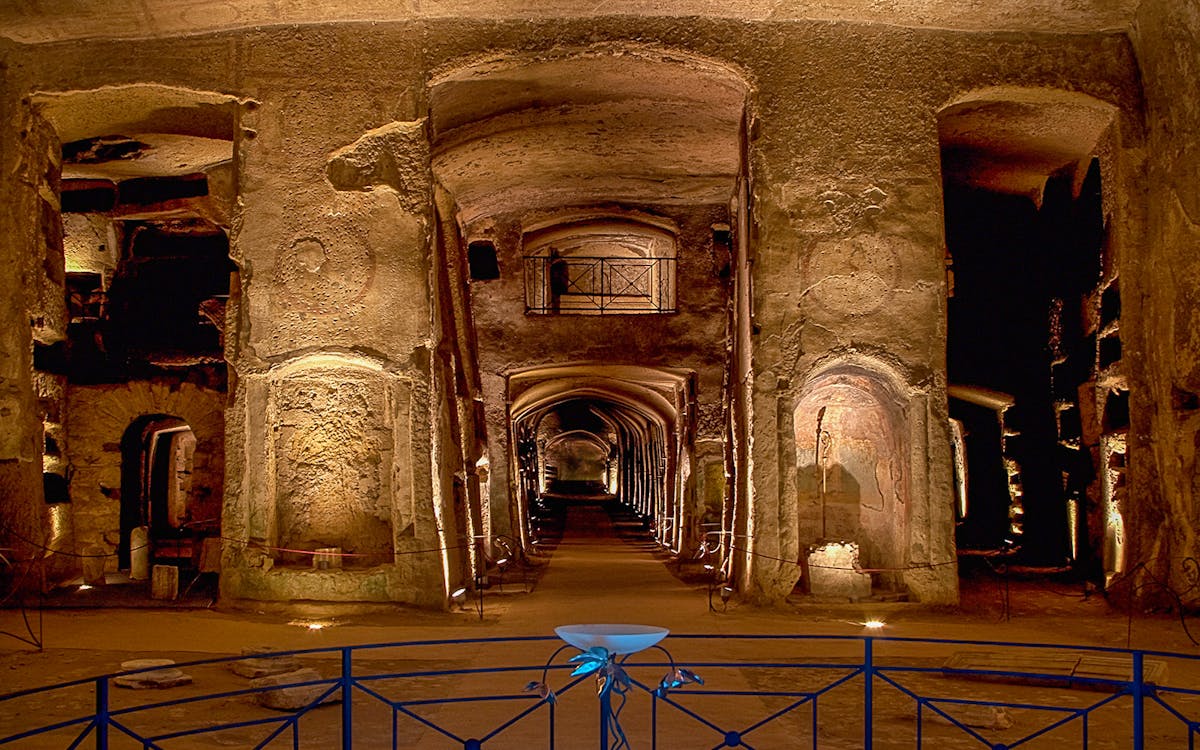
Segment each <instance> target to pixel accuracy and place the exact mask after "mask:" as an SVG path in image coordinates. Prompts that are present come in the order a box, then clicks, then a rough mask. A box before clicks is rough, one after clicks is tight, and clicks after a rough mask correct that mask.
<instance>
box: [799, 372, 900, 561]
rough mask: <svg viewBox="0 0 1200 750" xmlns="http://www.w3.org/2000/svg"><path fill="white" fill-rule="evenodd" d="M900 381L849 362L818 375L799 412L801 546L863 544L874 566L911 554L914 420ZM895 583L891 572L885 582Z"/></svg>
mask: <svg viewBox="0 0 1200 750" xmlns="http://www.w3.org/2000/svg"><path fill="white" fill-rule="evenodd" d="M894 382H895V381H894V379H893V378H891V377H889V376H888V375H885V374H883V373H882V372H879V371H876V370H874V369H872V368H871V367H868V366H864V365H861V364H852V363H845V364H839V365H834V366H832V367H829V368H827V369H825V370H823V371H822V372H820V373H818V374H816V375H815V376H813V377H812V378H810V379H809V380H808V381H807V382H806V383H805V384H804V386H803V388H802V389H801V391H800V394H799V397H798V399H797V401H796V406H795V408H794V411H793V425H794V430H795V442H796V484H797V488H796V489H797V506H798V508H797V509H798V516H799V526H800V528H799V532H800V539H801V549H802V550H803V549H805V548H806V547H808V546H810V545H813V544H816V543H819V542H823V541H829V542H843V541H845V542H855V543H857V544H858V547H859V560H860V564H861V565H862V567H864V568H868V569H883V568H892V569H897V568H901V567H903V564H904V560H905V558H906V555H905V549H906V545H907V526H908V506H909V501H910V497H909V493H910V487H909V478H908V474H909V471H908V454H909V451H908V438H907V435H908V421H907V416H906V414H905V409H904V403H905V402H904V400H903V399H902V398H901V397H900V396H899V393H898V389H897V388H895V387H894V386H893V383H894ZM892 580H894V577H893V576H891V575H884V576H883V580H881V583H889V582H891V581H892Z"/></svg>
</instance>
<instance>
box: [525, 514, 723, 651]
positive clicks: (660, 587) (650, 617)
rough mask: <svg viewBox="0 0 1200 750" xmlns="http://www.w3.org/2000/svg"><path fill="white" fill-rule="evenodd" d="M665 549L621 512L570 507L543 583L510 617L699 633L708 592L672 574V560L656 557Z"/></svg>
mask: <svg viewBox="0 0 1200 750" xmlns="http://www.w3.org/2000/svg"><path fill="white" fill-rule="evenodd" d="M661 549H662V548H661V547H659V546H658V545H656V544H655V543H654V542H653V541H652V540H651V539H650V538H649V537H648V535H646V534H645V533H644V532H642V531H641V526H640V524H638V523H637V522H636V521H635V520H634V519H633V518H632V516H630V517H629V518H628V520H626V519H625V516H624V515H623V513H622V512H621V510H619V509H618V508H617V507H616V506H614V507H613V508H611V510H609V509H606V506H605V505H603V504H601V503H600V502H575V503H571V504H568V505H567V507H566V523H565V525H564V531H563V536H562V539H561V541H560V542H559V543H558V545H557V546H556V547H554V548H553V549H552V551H551V552H550V553H549V555H548V557H547V558H545V559H546V563H545V565H546V568H545V569H544V572H543V573H542V574H541V578H540V580H539V581H538V583H537V585H536V587H534V589H533V592H532V593H531V594H530V595H529V596H522V597H518V598H517V600H516V601H513V602H512V603H511V605H510V608H509V610H508V613H507V614H508V615H509V616H515V617H516V618H517V619H519V620H522V621H527V620H536V621H540V622H544V623H545V624H546V626H547V629H549V628H551V627H553V626H556V625H566V624H571V623H584V622H634V623H642V622H643V621H645V624H653V625H663V626H665V627H669V628H672V629H678V628H681V627H682V628H689V627H690V628H691V629H694V628H695V619H696V617H697V616H698V615H701V614H703V613H705V612H706V611H707V606H708V605H707V598H706V597H707V591H706V589H705V588H704V587H696V586H690V585H688V584H685V583H683V582H681V581H680V580H679V579H677V578H675V577H674V576H673V575H671V572H670V571H669V570H668V569H667V565H666V563H665V562H664V559H665V556H664V555H662V554H661V553H659V554H656V552H657V551H658V550H661ZM647 604H649V606H647Z"/></svg>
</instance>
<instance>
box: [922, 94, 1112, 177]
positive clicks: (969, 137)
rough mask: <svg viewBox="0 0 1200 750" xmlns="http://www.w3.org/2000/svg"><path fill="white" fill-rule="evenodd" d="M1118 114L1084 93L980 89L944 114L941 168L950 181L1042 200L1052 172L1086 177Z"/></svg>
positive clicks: (941, 129)
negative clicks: (1109, 127) (1094, 155)
mask: <svg viewBox="0 0 1200 750" xmlns="http://www.w3.org/2000/svg"><path fill="white" fill-rule="evenodd" d="M1114 117H1115V109H1114V108H1113V107H1112V106H1111V105H1109V104H1105V103H1103V102H1100V101H1097V100H1095V99H1092V98H1090V97H1087V96H1082V95H1070V94H1065V93H1062V92H1051V91H1039V90H1029V89H1026V90H1021V91H1004V92H994V93H989V92H980V93H977V94H975V95H973V96H972V97H971V99H970V100H967V101H962V102H959V103H957V104H955V105H953V106H951V107H948V108H947V109H946V110H944V111H943V112H942V114H941V117H940V118H939V123H938V130H939V135H940V137H941V142H942V173H943V175H944V176H945V178H946V180H947V181H949V182H955V183H960V184H963V185H968V186H970V187H976V188H983V189H987V190H994V191H997V192H1001V193H1012V194H1016V195H1028V196H1030V197H1032V198H1033V199H1034V200H1035V201H1040V200H1041V193H1042V189H1043V187H1044V186H1045V183H1046V178H1047V177H1049V176H1050V175H1051V174H1054V173H1056V172H1059V171H1061V170H1075V171H1076V173H1077V177H1078V178H1082V175H1083V174H1084V173H1085V172H1086V164H1087V162H1090V161H1091V157H1092V154H1094V153H1095V150H1096V145H1097V143H1098V142H1099V140H1100V138H1101V136H1102V134H1103V133H1104V131H1105V129H1106V128H1107V127H1108V126H1109V125H1110V124H1111V123H1112V121H1113V118H1114ZM1078 165H1083V166H1084V169H1078V168H1077V167H1078Z"/></svg>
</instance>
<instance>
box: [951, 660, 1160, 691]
mask: <svg viewBox="0 0 1200 750" xmlns="http://www.w3.org/2000/svg"><path fill="white" fill-rule="evenodd" d="M973 670H983V671H987V672H1007V673H1009V674H974V673H972V671H973ZM942 673H943V674H944V675H946V676H948V677H958V678H963V677H966V678H970V679H977V680H987V681H992V682H1009V683H1015V684H1022V685H1043V686H1054V687H1070V688H1079V689H1083V690H1111V689H1113V688H1114V685H1113V683H1117V682H1127V681H1129V680H1131V679H1132V678H1133V660H1132V658H1130V657H1123V656H1099V655H1093V654H1087V655H1079V654H1072V653H1063V652H1056V651H1046V652H1038V653H1029V652H1007V651H957V652H955V653H954V654H952V655H951V656H950V658H949V659H947V660H946V662H945V664H943V665H942ZM1142 673H1143V678H1144V679H1145V681H1146V682H1149V683H1162V682H1163V681H1165V680H1166V679H1167V664H1166V662H1164V661H1162V660H1159V659H1145V660H1144V661H1143V662H1142ZM1026 675H1029V676H1026ZM1032 675H1038V676H1036V677H1035V676H1032ZM1042 675H1044V677H1043V676H1042ZM1094 681H1099V682H1094Z"/></svg>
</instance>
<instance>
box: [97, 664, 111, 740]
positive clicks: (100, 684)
mask: <svg viewBox="0 0 1200 750" xmlns="http://www.w3.org/2000/svg"><path fill="white" fill-rule="evenodd" d="M95 721H96V750H108V678H107V677H99V678H97V679H96V719H95Z"/></svg>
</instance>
